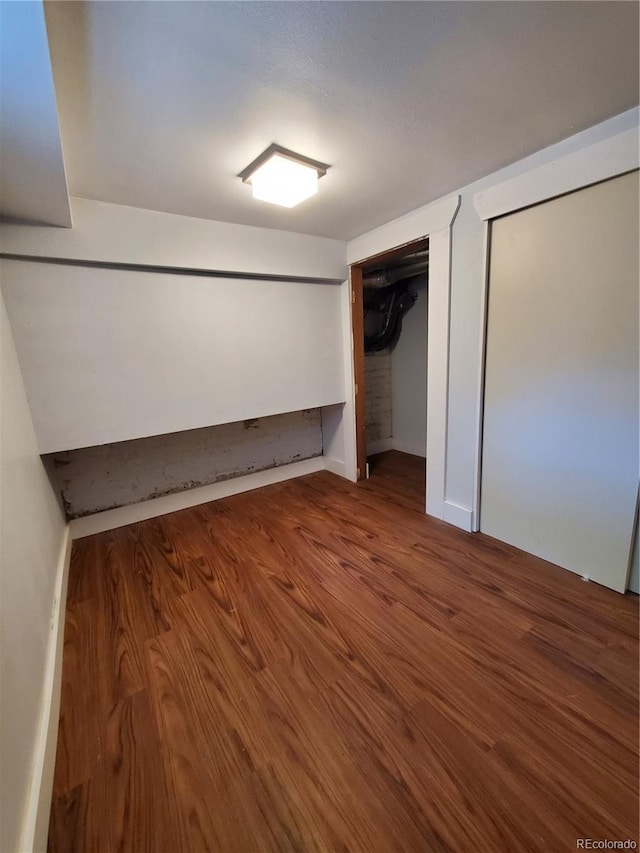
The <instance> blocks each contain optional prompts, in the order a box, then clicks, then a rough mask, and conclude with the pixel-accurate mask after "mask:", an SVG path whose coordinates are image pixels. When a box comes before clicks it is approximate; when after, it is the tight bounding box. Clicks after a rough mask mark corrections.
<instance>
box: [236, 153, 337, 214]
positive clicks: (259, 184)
mask: <svg viewBox="0 0 640 853" xmlns="http://www.w3.org/2000/svg"><path fill="white" fill-rule="evenodd" d="M328 168H329V166H328V165H327V164H326V163H320V162H318V161H317V160H310V159H309V158H308V157H303V156H302V155H301V154H296V153H295V152H294V151H289V150H288V149H287V148H282V147H281V146H280V145H275V144H274V145H270V146H269V147H268V148H267V150H266V151H264V152H263V153H262V154H261V155H260V156H259V157H257V158H256V159H255V160H254V161H253V163H251V164H250V165H249V166H247V168H246V169H243V171H242V172H240V174H239V175H238V177H239V178H242V182H243V183H244V184H251V189H252V190H253V197H254V198H257V199H260V200H261V201H268V202H270V203H271V204H279V205H281V206H282V207H295V205H296V204H300V202H301V201H304V200H305V199H306V198H309V197H310V196H312V195H315V194H316V193H317V192H318V178H321V177H322V176H323V175H326V174H327V169H328Z"/></svg>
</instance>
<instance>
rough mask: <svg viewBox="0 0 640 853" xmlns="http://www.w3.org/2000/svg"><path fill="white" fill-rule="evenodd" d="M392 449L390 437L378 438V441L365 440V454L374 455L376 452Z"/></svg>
mask: <svg viewBox="0 0 640 853" xmlns="http://www.w3.org/2000/svg"><path fill="white" fill-rule="evenodd" d="M387 450H393V439H392V438H380V439H378V441H368V442H367V456H375V454H376V453H384V452H385V451H387Z"/></svg>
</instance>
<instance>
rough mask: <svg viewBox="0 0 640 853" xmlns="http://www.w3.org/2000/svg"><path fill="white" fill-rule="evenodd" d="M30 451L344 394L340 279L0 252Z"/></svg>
mask: <svg viewBox="0 0 640 853" xmlns="http://www.w3.org/2000/svg"><path fill="white" fill-rule="evenodd" d="M2 279H3V283H2V289H3V293H4V298H5V301H6V305H7V311H8V313H9V318H10V320H11V327H12V330H13V335H14V338H15V341H16V347H17V351H18V357H19V359H20V364H21V368H22V374H23V377H24V382H25V387H26V389H27V394H28V397H29V404H30V408H31V413H32V416H33V423H34V427H35V431H36V436H37V438H38V446H39V448H40V452H41V453H51V452H54V451H57V450H69V449H72V448H79V447H89V446H93V445H98V444H106V443H109V442H118V441H126V440H128V439H132V438H141V437H144V436H150V435H161V434H164V433H172V432H178V431H180V430H187V429H197V428H199V427H205V426H213V425H215V424H224V423H232V422H236V421H242V420H245V419H247V418H258V417H266V416H268V415H274V414H281V413H284V412H293V411H299V410H301V409H311V408H315V407H319V406H328V405H332V404H336V403H341V402H344V400H345V389H344V376H343V356H342V336H341V299H340V287H339V286H338V285H332V284H311V283H308V282H305V283H299V282H288V281H285V282H282V281H254V280H247V279H224V278H215V277H208V276H205V277H201V276H189V275H172V274H164V273H149V272H139V271H124V270H112V269H92V268H86V267H69V266H65V265H52V264H39V263H31V262H24V261H6V260H5V261H2Z"/></svg>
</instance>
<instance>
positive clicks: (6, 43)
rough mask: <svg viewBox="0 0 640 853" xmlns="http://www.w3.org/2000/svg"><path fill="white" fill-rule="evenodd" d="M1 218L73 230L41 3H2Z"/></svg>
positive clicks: (0, 82)
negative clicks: (7, 217)
mask: <svg viewBox="0 0 640 853" xmlns="http://www.w3.org/2000/svg"><path fill="white" fill-rule="evenodd" d="M0 148H1V149H2V172H0V213H1V214H2V215H4V216H13V217H15V218H17V219H30V220H32V221H34V222H48V223H50V224H51V225H63V226H69V225H71V210H70V207H69V196H68V193H67V181H66V176H65V170H64V162H63V159H62V145H61V142H60V127H59V123H58V111H57V108H56V93H55V89H54V85H53V75H52V73H51V61H50V59H49V43H48V41H47V27H46V24H45V19H44V8H43V4H42V2H41V0H40V2H31V3H0Z"/></svg>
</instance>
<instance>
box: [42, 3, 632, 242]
mask: <svg viewBox="0 0 640 853" xmlns="http://www.w3.org/2000/svg"><path fill="white" fill-rule="evenodd" d="M46 18H47V27H48V31H49V38H50V47H51V55H52V62H53V71H54V79H55V83H56V91H57V96H58V107H59V113H60V122H61V129H62V140H63V147H64V152H65V160H66V165H67V177H68V181H69V189H70V192H71V194H72V195H75V196H81V197H85V198H91V199H98V200H100V201H108V202H114V203H118V204H127V205H132V206H135V207H144V208H150V209H155V210H162V211H169V212H173V213H180V214H186V215H189V216H197V217H203V218H207V219H216V220H223V221H228V222H240V223H244V224H249V225H259V226H264V227H268V228H281V229H286V230H291V231H300V232H305V233H308V234H317V235H322V236H328V237H337V238H342V239H350V238H352V237H354V236H357V235H359V234H361V233H363V232H365V231H367V230H369V229H371V228H372V227H375V226H376V225H379V224H381V223H384V222H387V221H389V220H390V219H392V218H394V217H396V216H398V215H400V214H402V213H405V212H407V211H409V210H411V209H413V208H415V207H418V206H420V205H422V204H425V203H427V202H429V201H431V200H433V199H436V198H439V197H440V196H442V195H445V194H446V193H448V192H451V191H453V190H455V189H457V188H458V187H460V186H462V185H464V184H465V183H468V182H470V181H472V180H474V179H476V178H479V177H481V176H482V175H485V174H488V173H490V172H492V171H494V170H496V169H498V168H500V167H501V166H504V165H507V164H508V163H511V162H513V161H515V160H518V159H520V158H521V157H524V156H526V155H528V154H530V153H533V152H534V151H536V150H538V149H540V148H543V147H545V146H547V145H550V144H552V143H553V142H556V141H558V140H560V139H563V138H565V137H567V136H570V135H572V134H573V133H577V132H578V131H580V130H583V129H584V128H586V127H588V126H590V125H593V124H596V123H597V122H599V121H602V120H604V119H606V118H608V117H610V116H612V115H615V114H617V113H620V112H623V111H624V110H627V109H629V108H631V107H633V106H635V105H636V104H637V103H638V4H636V3H632V2H628V3H615V2H585V3H582V2H569V3H562V2H500V3H497V2H489V3H485V2H471V3H468V2H461V3H458V2H442V3H441V2H410V3H405V2H373V3H369V2H320V3H316V2H206V3H200V2H122V3H121V2H90V3H88V2H70V3H68V2H55V3H47V4H46ZM271 142H277V143H279V144H280V145H283V146H285V147H287V148H292V149H294V150H296V151H299V152H300V153H302V154H304V155H306V156H307V157H312V158H314V159H317V160H321V161H324V162H327V163H330V164H332V168H331V169H330V171H329V172H328V174H327V176H326V177H325V178H323V179H322V180H321V181H320V188H319V193H318V196H316V197H315V198H312V199H310V200H308V201H306V202H304V203H303V204H302V205H300V207H298V208H294V209H292V210H285V209H282V208H277V207H274V206H272V205H268V204H266V203H263V202H254V201H253V200H252V198H251V192H250V189H249V188H248V187H247V186H244V185H243V184H242V183H241V181H240V180H239V179H238V178H237V177H236V175H237V173H238V172H239V171H240V170H241V169H243V168H244V167H245V166H246V165H247V164H248V163H249V162H250V161H251V160H253V159H254V158H255V157H256V156H257V155H258V154H259V153H260V152H261V151H262V150H263V149H264V148H266V147H267V146H268V145H269V144H270V143H271Z"/></svg>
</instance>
